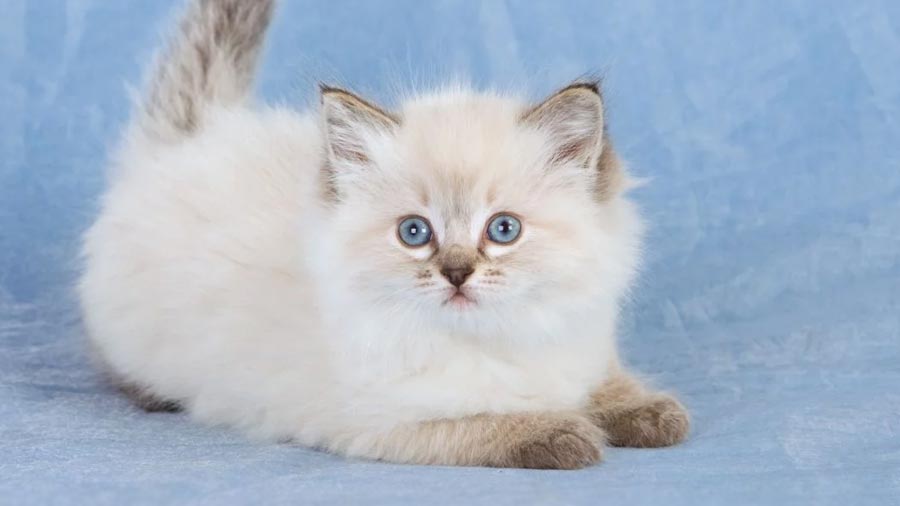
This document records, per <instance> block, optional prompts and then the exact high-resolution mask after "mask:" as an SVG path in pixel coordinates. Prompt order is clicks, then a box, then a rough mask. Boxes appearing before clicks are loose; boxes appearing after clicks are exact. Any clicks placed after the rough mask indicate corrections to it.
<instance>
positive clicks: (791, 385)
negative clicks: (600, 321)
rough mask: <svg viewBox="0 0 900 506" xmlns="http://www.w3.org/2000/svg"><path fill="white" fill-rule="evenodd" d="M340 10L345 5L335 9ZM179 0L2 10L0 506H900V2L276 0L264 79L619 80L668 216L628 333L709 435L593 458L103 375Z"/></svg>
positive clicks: (308, 84) (279, 83)
mask: <svg viewBox="0 0 900 506" xmlns="http://www.w3.org/2000/svg"><path fill="white" fill-rule="evenodd" d="M326 5H327V6H326ZM174 7H175V3H174V2H170V1H166V2H163V1H154V2H150V1H138V0H129V1H119V0H117V1H113V0H68V1H63V0H0V503H4V504H30V503H43V504H50V503H55V504H85V503H92V504H104V503H105V504H123V503H125V502H128V503H133V504H140V503H143V504H159V503H174V502H184V503H192V504H227V503H256V502H257V501H260V500H263V499H264V498H265V499H267V500H268V502H271V503H272V504H287V503H298V502H299V503H309V504H313V503H320V504H349V503H374V504H380V503H394V502H407V503H410V504H454V503H457V504H491V505H503V504H527V503H532V502H535V503H544V504H554V503H583V504H603V503H620V504H621V503H626V502H627V503H630V504H661V503H665V504H698V503H711V504H738V503H756V504H789V503H798V504H829V503H831V504H844V503H848V504H884V503H895V504H896V503H897V501H900V388H898V387H900V2H894V1H890V0H883V1H878V0H869V1H830V0H792V1H775V0H756V1H714V0H704V1H697V0H691V1H684V0H682V1H678V2H669V1H665V0H660V1H657V2H654V1H649V0H645V1H635V0H610V1H604V2H596V1H589V0H584V1H573V2H552V1H543V2H532V1H527V2H526V1H512V0H510V1H485V2H462V1H454V0H440V1H435V2H419V1H379V2H363V1H357V2H329V3H327V4H326V3H325V2H319V1H313V0H309V1H286V2H284V5H282V8H281V10H280V13H279V15H278V17H277V19H276V21H275V24H274V27H273V30H272V32H271V33H270V38H269V46H268V51H267V53H266V59H265V64H264V68H263V72H262V74H261V78H260V81H259V88H260V91H261V94H262V95H263V96H264V97H265V98H266V99H268V100H272V101H279V102H284V103H293V104H297V105H298V106H301V107H302V106H303V105H305V104H308V103H310V102H311V101H312V100H311V99H312V98H313V97H314V86H313V84H314V83H315V82H316V81H317V80H319V79H322V80H329V81H338V82H341V83H343V84H346V85H349V86H351V87H353V88H355V89H357V90H359V91H361V92H364V93H369V94H370V95H372V96H374V97H375V98H378V99H383V100H385V101H386V102H390V100H389V98H390V97H391V96H394V95H395V91H397V90H405V89H410V88H411V87H415V85H419V86H422V85H428V84H429V83H435V82H440V81H441V79H442V78H445V77H447V76H454V75H462V76H465V77H468V78H469V79H470V80H471V81H473V82H474V83H476V84H477V85H480V86H487V85H496V86H498V87H509V86H513V87H516V88H520V89H523V90H526V91H528V92H530V93H531V94H532V95H533V96H535V97H538V96H540V95H541V94H543V93H546V92H549V91H550V90H552V89H553V87H555V86H558V85H561V84H564V83H565V82H566V81H567V80H569V79H572V78H575V77H578V76H579V75H581V74H584V73H586V72H598V73H600V74H601V75H603V76H605V82H606V89H607V100H608V108H609V122H610V127H611V132H612V135H613V138H614V140H615V141H616V143H617V146H618V148H619V150H620V151H621V153H622V154H623V155H624V157H625V158H626V159H627V160H628V161H629V162H630V164H631V166H632V168H633V170H634V172H635V173H636V174H638V175H640V176H645V177H648V178H650V179H651V183H650V184H649V185H648V186H646V187H644V188H642V189H640V190H639V191H637V192H636V193H635V198H636V200H637V201H639V203H640V204H641V205H642V207H643V209H644V210H645V214H646V217H647V219H648V222H649V223H650V224H651V229H650V233H649V237H648V243H647V262H646V269H645V271H644V275H643V276H642V278H641V280H640V286H639V288H638V290H637V291H636V296H635V298H634V301H633V302H632V303H631V304H630V306H629V308H628V312H627V317H626V321H625V323H624V325H623V327H624V328H623V336H622V341H623V348H624V350H625V353H626V355H627V357H628V359H629V360H630V362H631V363H632V364H634V366H635V367H637V368H638V369H640V370H641V371H643V372H645V373H647V374H648V375H650V376H652V377H654V378H656V379H657V380H658V382H659V383H661V384H662V385H665V386H669V387H671V388H673V389H674V390H676V391H678V392H680V394H681V395H682V397H683V399H684V401H685V403H686V404H687V405H688V406H689V407H690V408H691V410H692V413H693V416H694V430H693V434H692V436H691V438H690V440H689V441H688V442H687V443H685V444H684V445H682V446H679V447H675V448H671V449H662V450H634V449H612V450H610V451H608V452H607V459H606V461H605V462H604V463H603V464H602V465H600V466H598V467H595V468H591V469H588V470H584V471H578V472H546V471H543V472H538V471H522V470H493V469H469V468H421V467H410V466H397V465H388V464H379V463H368V462H361V461H348V460H344V459H341V458H338V457H333V456H330V455H325V454H321V453H317V452H315V451H310V450H306V449H302V448H297V447H292V446H287V445H281V446H279V445H265V444H257V443H251V442H248V441H246V440H245V439H244V438H243V437H242V436H240V435H239V434H235V433H233V432H231V431H228V430H224V429H216V428H205V427H198V426H196V425H194V424H192V423H190V422H189V421H188V420H187V419H186V418H185V417H184V416H181V415H148V414H144V413H141V412H139V411H137V410H136V409H135V408H133V407H131V406H130V405H129V404H128V403H127V401H126V400H125V399H123V398H121V397H120V396H118V395H116V394H115V393H114V392H112V391H111V390H110V389H109V387H107V386H105V385H104V384H103V383H102V382H101V381H100V379H99V378H98V376H97V375H96V373H95V372H93V370H92V369H91V368H90V367H89V364H88V361H87V359H86V355H85V353H84V351H83V347H82V331H81V329H80V327H79V323H78V315H77V312H76V311H75V310H74V304H73V298H72V296H71V282H72V280H73V279H74V277H75V273H76V272H77V265H78V262H77V257H76V249H77V238H78V235H79V234H80V233H81V232H82V231H83V230H84V228H85V227H86V226H87V225H88V223H89V222H90V220H91V217H92V216H93V215H94V213H95V212H96V198H97V196H98V194H99V192H100V191H101V189H102V187H103V181H104V160H105V157H106V153H107V150H108V149H109V148H110V147H111V146H112V145H114V143H115V140H116V138H117V136H118V135H119V133H120V132H121V129H122V126H123V124H124V122H125V120H126V115H127V112H128V101H127V94H126V92H125V86H124V83H126V82H129V83H132V84H139V83H140V76H141V70H142V68H143V66H144V64H145V63H146V62H147V60H148V58H149V57H150V56H151V55H152V51H153V49H154V48H155V47H156V46H157V43H158V42H159V37H158V35H159V34H160V33H161V32H164V31H165V30H166V29H167V28H168V27H170V26H171V21H173V15H174V13H175V11H176V10H177V9H174Z"/></svg>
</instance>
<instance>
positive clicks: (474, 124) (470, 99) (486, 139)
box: [401, 92, 523, 174]
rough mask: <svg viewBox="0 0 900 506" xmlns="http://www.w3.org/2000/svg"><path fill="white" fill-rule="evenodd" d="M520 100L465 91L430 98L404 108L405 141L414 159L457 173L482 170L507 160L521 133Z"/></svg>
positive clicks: (403, 128)
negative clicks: (514, 141) (506, 156)
mask: <svg viewBox="0 0 900 506" xmlns="http://www.w3.org/2000/svg"><path fill="white" fill-rule="evenodd" d="M522 109H523V106H522V105H521V103H520V102H519V101H516V100H513V99H509V98H503V97H497V96H490V95H476V94H468V93H463V92H456V93H450V94H441V95H434V96H427V97H423V98H419V99H416V100H413V101H410V102H408V103H407V104H406V105H405V106H404V109H403V127H402V128H401V139H402V140H403V141H404V142H405V143H406V144H407V146H409V147H411V148H413V154H414V155H415V156H417V157H420V158H422V159H425V160H429V161H431V162H433V163H436V164H440V165H442V166H443V167H444V170H448V171H451V172H454V173H456V174H466V173H467V172H469V171H479V172H480V171H481V170H482V169H483V166H484V165H485V164H487V163H492V162H496V161H497V158H499V157H503V156H505V155H507V153H506V150H505V149H504V148H505V147H506V146H507V145H508V144H509V143H510V141H512V140H513V138H514V137H515V136H516V134H517V133H520V132H519V129H518V127H517V123H518V118H519V116H520V114H521V112H522Z"/></svg>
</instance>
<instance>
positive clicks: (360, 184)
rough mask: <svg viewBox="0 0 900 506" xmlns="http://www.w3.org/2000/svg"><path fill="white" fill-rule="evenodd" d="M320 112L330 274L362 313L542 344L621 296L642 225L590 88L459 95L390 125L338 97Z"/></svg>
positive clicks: (417, 105)
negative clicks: (517, 95)
mask: <svg viewBox="0 0 900 506" xmlns="http://www.w3.org/2000/svg"><path fill="white" fill-rule="evenodd" d="M322 103H323V105H322V124H323V130H324V133H325V146H326V148H327V152H328V154H327V166H326V168H325V170H324V176H325V177H324V178H323V195H324V197H323V198H324V199H325V200H326V201H327V203H328V208H329V210H330V211H329V212H330V213H331V215H330V219H329V229H328V230H327V231H326V232H325V233H326V234H327V235H328V236H329V237H328V238H327V240H328V241H329V242H330V243H331V244H332V249H331V253H330V255H331V258H330V262H331V263H332V264H333V266H334V267H335V268H334V269H333V270H331V271H332V272H335V273H339V274H335V276H336V277H339V278H340V279H336V280H335V282H338V283H340V285H341V287H342V290H346V291H347V292H348V293H350V294H352V295H353V297H355V299H356V301H357V302H358V303H360V304H362V305H364V306H366V307H367V308H369V309H373V310H374V311H376V312H383V313H385V314H388V315H390V316H391V318H392V319H393V320H394V321H395V322H403V323H408V324H410V325H416V326H430V327H437V328H439V329H445V330H447V331H451V332H454V331H455V332H460V333H471V334H478V335H485V334H496V335H503V334H512V333H518V334H521V333H522V332H530V333H537V334H541V333H553V332H558V331H559V328H558V327H559V325H561V324H564V323H565V321H566V319H567V318H571V317H574V316H576V315H578V314H584V310H585V309H586V308H589V307H590V306H591V305H592V304H594V305H595V304H601V303H610V302H611V303H613V304H614V303H615V301H616V300H617V299H618V297H619V296H620V295H621V292H622V291H623V290H624V289H625V288H626V286H627V284H628V281H629V279H630V277H631V273H632V271H633V269H634V263H635V257H636V255H637V235H638V230H637V229H638V223H637V219H636V217H635V215H634V213H633V211H632V210H631V207H630V206H629V204H628V203H627V202H626V201H625V200H624V199H622V198H621V193H622V191H623V186H624V182H625V176H624V174H623V172H622V170H621V168H620V166H619V164H618V161H617V159H616V157H615V154H614V153H613V151H612V147H611V146H610V145H609V141H608V138H607V136H606V135H605V128H604V113H603V101H602V99H601V96H600V93H599V90H598V88H597V86H596V85H595V84H593V83H578V84H573V85H571V86H568V87H566V88H563V89H562V90H560V91H558V92H557V93H555V94H553V95H552V96H550V97H549V98H548V99H547V100H545V101H544V102H542V103H540V104H537V105H526V104H523V103H522V102H520V101H518V100H515V99H512V98H505V97H501V96H496V95H488V94H478V93H473V92H469V91H465V90H453V91H447V92H442V93H439V94H434V95H428V96H420V97H417V98H415V99H413V100H410V101H408V102H407V103H405V104H404V105H403V106H402V108H401V110H400V111H399V112H397V113H390V112H387V111H384V110H382V109H380V108H378V107H376V106H375V105H373V104H371V103H369V102H367V101H365V100H363V99H361V98H359V97H358V96H356V95H353V94H351V93H349V92H346V91H343V90H339V89H334V88H323V90H322ZM579 311H580V313H579Z"/></svg>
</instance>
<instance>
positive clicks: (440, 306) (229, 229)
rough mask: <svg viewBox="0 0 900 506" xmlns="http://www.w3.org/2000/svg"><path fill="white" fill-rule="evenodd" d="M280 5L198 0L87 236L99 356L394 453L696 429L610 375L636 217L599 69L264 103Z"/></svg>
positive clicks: (265, 423)
mask: <svg viewBox="0 0 900 506" xmlns="http://www.w3.org/2000/svg"><path fill="white" fill-rule="evenodd" d="M272 10H273V6H272V1H271V0H196V1H195V2H194V3H193V4H191V5H190V6H189V8H188V11H187V13H186V15H185V17H184V19H183V21H182V23H181V26H180V30H179V32H178V33H177V36H176V37H175V39H174V41H173V42H172V43H171V44H170V46H169V48H168V50H167V51H166V52H164V53H163V55H162V57H161V59H160V61H159V63H158V65H157V67H156V69H155V72H154V74H153V76H152V81H151V84H150V87H149V90H148V93H147V95H146V97H145V98H144V99H143V100H142V102H141V104H140V107H139V109H138V110H137V111H136V115H135V118H134V120H133V124H132V125H131V127H130V128H129V129H128V131H127V132H126V134H125V136H124V139H123V141H122V145H121V148H120V150H119V151H118V155H117V156H116V157H115V163H114V167H113V169H114V170H113V171H112V177H111V181H110V185H109V190H108V192H107V193H106V195H105V197H104V199H103V206H102V211H101V213H100V216H99V218H98V219H97V221H96V223H95V224H94V225H93V226H92V227H91V229H90V231H89V232H88V233H87V234H86V236H85V242H84V256H85V263H86V265H85V271H84V275H83V277H82V279H81V283H80V296H81V302H82V307H83V311H84V322H85V325H86V327H87V331H88V334H89V336H90V340H91V342H92V344H93V348H94V349H95V350H96V351H97V352H98V356H99V357H100V358H101V360H102V362H103V364H104V365H105V367H106V369H107V370H108V371H109V372H110V374H111V376H112V377H113V378H115V380H116V381H117V382H118V384H119V385H120V386H121V387H122V388H123V390H125V391H127V392H128V393H129V394H130V395H131V396H132V397H133V398H134V399H135V400H136V401H138V402H139V403H140V404H141V405H142V406H144V407H145V408H147V409H151V410H153V409H155V410H163V409H164V410H175V409H180V408H184V409H185V410H187V411H188V412H189V413H190V414H191V416H193V417H194V418H196V419H197V420H200V421H203V422H207V423H222V424H227V425H230V426H234V427H238V428H241V429H243V430H245V431H247V432H248V433H250V434H253V435H256V436H261V437H265V438H271V439H276V440H290V441H296V442H298V443H301V444H304V445H308V446H312V447H317V448H323V449H327V450H329V451H333V452H337V453H342V454H346V455H353V456H362V457H369V458H375V459H385V460H391V461H396V462H411V463H429V464H450V465H485V466H517V467H537V468H576V467H581V466H584V465H588V464H591V463H594V462H596V461H598V460H599V458H600V450H601V448H602V445H603V444H604V442H605V441H608V442H609V443H611V444H617V445H628V446H661V445H667V444H673V443H675V442H678V441H680V440H681V439H683V437H684V436H685V434H686V432H687V426H688V421H687V414H686V412H685V410H684V409H683V408H682V407H681V405H680V404H678V402H677V401H675V400H674V399H672V398H671V397H668V396H666V395H663V394H659V393H653V392H650V391H649V390H647V389H645V388H644V387H643V386H642V385H641V384H640V383H639V382H637V381H636V380H634V379H633V378H632V377H630V376H628V375H627V374H626V373H625V371H624V370H623V368H622V366H621V365H620V364H619V361H618V359H617V354H616V346H615V339H614V334H615V327H616V315H617V312H618V305H619V303H620V299H621V298H622V295H623V292H624V291H625V290H626V288H627V287H628V284H629V281H630V280H631V278H632V275H633V272H634V270H635V263H636V261H637V258H638V242H639V230H640V227H639V223H638V218H637V216H636V213H635V210H634V209H633V207H632V205H631V204H630V203H629V202H628V201H627V200H626V199H625V198H624V196H623V191H624V186H625V181H626V177H625V175H624V173H623V171H622V169H621V167H620V165H619V163H618V162H617V159H616V156H615V154H614V152H613V151H612V146H611V145H610V142H609V139H608V137H607V136H606V135H605V129H604V118H603V103H602V100H601V96H600V94H599V91H598V88H597V86H596V85H595V84H593V83H576V84H573V85H570V86H568V87H566V88H564V89H562V90H560V91H559V92H557V93H556V94H554V95H552V96H551V97H550V98H548V99H547V100H546V101H544V102H543V103H541V104H538V105H528V104H526V103H523V102H522V101H520V100H518V99H516V98H512V97H506V96H500V95H494V94H484V93H477V92H473V91H469V90H465V89H450V90H445V91H441V92H438V93H434V94H426V95H422V96H418V97H415V98H412V99H410V100H408V101H406V102H405V103H404V104H403V105H402V107H401V108H400V109H399V110H398V111H396V112H395V113H391V112H386V111H384V110H381V109H379V108H378V107H376V106H375V105H372V104H371V103H369V102H366V101H365V100H363V99H361V98H359V97H357V96H356V95H353V94H351V93H349V92H347V91H343V90H340V89H335V88H329V87H323V88H322V101H321V107H320V108H319V110H316V111H311V112H308V113H298V112H295V111H292V110H286V109H280V108H263V109H259V108H252V107H250V106H249V105H248V104H247V96H248V91H249V89H250V87H251V82H252V75H253V73H254V70H255V66H256V65H255V64H256V60H257V56H258V53H259V49H260V46H261V43H262V39H263V34H264V32H265V29H266V26H267V25H268V22H269V19H270V17H271V14H272Z"/></svg>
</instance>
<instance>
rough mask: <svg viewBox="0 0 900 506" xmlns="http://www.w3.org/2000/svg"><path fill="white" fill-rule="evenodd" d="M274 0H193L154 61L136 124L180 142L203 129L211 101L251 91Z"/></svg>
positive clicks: (232, 100)
mask: <svg viewBox="0 0 900 506" xmlns="http://www.w3.org/2000/svg"><path fill="white" fill-rule="evenodd" d="M274 3H275V1H274V0H191V3H190V5H189V6H188V8H187V11H186V13H185V14H184V17H183V18H182V20H181V23H180V25H179V27H178V30H177V33H176V34H175V37H174V38H173V40H171V41H170V42H169V45H168V46H167V47H166V49H165V50H164V51H163V53H162V54H161V55H160V57H159V58H158V60H157V62H156V66H155V68H154V70H153V73H152V75H151V77H150V83H149V89H148V92H147V94H146V95H145V97H144V98H143V99H142V100H141V103H140V108H139V109H140V110H139V113H138V118H137V124H138V127H139V128H140V129H141V130H143V131H144V132H145V133H146V134H148V135H150V136H151V137H155V138H157V139H160V140H164V141H171V140H177V139H178V138H181V137H184V136H186V135H190V134H192V133H194V132H196V131H197V130H199V129H200V128H201V127H202V123H203V118H204V116H205V114H206V112H207V111H208V109H209V108H210V106H211V105H231V104H237V103H240V102H241V101H243V100H244V99H245V98H246V96H247V95H248V93H249V91H250V88H251V85H252V84H253V76H254V74H255V70H256V66H257V60H258V59H259V52H260V48H261V47H262V43H263V39H264V35H265V32H266V28H267V27H268V26H269V21H270V20H271V18H272V11H273V10H274Z"/></svg>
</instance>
